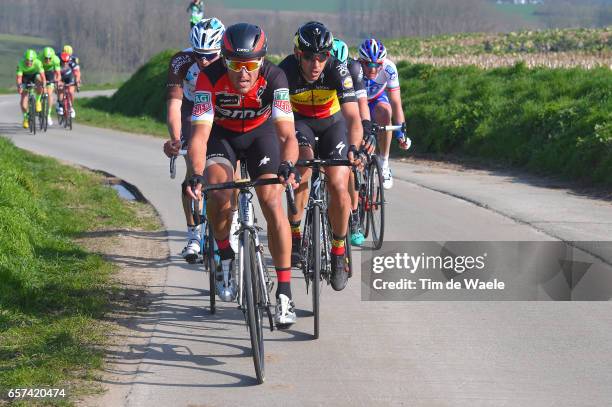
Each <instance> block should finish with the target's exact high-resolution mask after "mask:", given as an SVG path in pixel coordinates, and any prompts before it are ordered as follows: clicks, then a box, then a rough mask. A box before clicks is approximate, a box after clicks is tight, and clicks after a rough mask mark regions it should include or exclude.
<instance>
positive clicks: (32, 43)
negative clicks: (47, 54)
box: [0, 34, 52, 89]
mask: <svg viewBox="0 0 612 407" xmlns="http://www.w3.org/2000/svg"><path fill="white" fill-rule="evenodd" d="M47 45H52V44H51V41H50V40H46V39H44V38H38V37H28V36H18V35H8V34H0V55H1V57H0V88H1V89H5V88H9V87H11V86H13V85H14V84H15V69H16V68H17V63H18V62H19V60H20V59H21V58H22V57H23V53H24V52H25V50H26V49H27V48H34V49H36V50H40V49H42V48H43V47H45V46H47Z"/></svg>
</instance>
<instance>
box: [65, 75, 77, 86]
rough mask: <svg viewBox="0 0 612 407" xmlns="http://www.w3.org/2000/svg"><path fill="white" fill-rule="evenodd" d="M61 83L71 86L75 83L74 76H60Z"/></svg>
mask: <svg viewBox="0 0 612 407" xmlns="http://www.w3.org/2000/svg"><path fill="white" fill-rule="evenodd" d="M62 82H64V84H65V85H67V86H71V85H74V84H75V83H76V80H75V78H74V75H67V76H62Z"/></svg>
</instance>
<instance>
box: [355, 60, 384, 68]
mask: <svg viewBox="0 0 612 407" xmlns="http://www.w3.org/2000/svg"><path fill="white" fill-rule="evenodd" d="M360 61H361V63H362V64H365V65H366V66H367V67H368V68H372V69H375V68H380V67H381V66H382V63H380V62H369V61H364V60H363V59H361V60H360Z"/></svg>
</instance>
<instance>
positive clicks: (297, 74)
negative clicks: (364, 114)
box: [279, 22, 363, 291]
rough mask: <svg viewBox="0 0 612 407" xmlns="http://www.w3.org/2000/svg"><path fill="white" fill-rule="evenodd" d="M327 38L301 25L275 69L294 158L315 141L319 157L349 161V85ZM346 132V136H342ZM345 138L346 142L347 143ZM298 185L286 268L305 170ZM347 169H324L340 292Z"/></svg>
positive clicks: (354, 110) (296, 236) (317, 27)
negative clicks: (285, 87)
mask: <svg viewBox="0 0 612 407" xmlns="http://www.w3.org/2000/svg"><path fill="white" fill-rule="evenodd" d="M332 41H333V35H332V33H331V32H330V31H329V30H328V29H327V27H325V26H324V25H323V24H322V23H319V22H309V23H306V24H304V25H303V26H301V27H300V28H299V29H298V31H297V33H296V35H295V39H294V42H295V44H294V46H295V48H294V55H290V56H288V57H287V58H285V59H284V60H283V61H282V62H281V63H280V64H279V67H280V68H281V69H283V70H284V71H285V73H286V74H287V79H288V80H289V93H290V96H291V104H292V106H293V111H294V113H295V128H296V130H297V138H298V143H299V145H300V159H311V158H313V157H314V156H313V154H314V153H313V147H314V144H315V137H316V136H318V138H319V142H318V152H319V158H322V159H346V158H349V159H351V160H354V159H355V158H356V156H357V151H358V150H357V147H356V146H361V143H362V140H363V137H362V136H363V135H362V132H363V128H362V125H361V117H360V116H359V107H358V105H357V98H356V96H355V89H354V87H353V80H352V78H351V74H350V73H349V71H348V68H347V66H346V64H343V63H341V62H340V61H339V60H338V59H336V58H334V57H332V56H331V53H330V51H331V49H332ZM347 129H348V137H347ZM347 138H348V140H347ZM300 171H301V173H302V184H301V185H300V187H299V188H298V190H297V191H296V194H295V203H296V207H297V210H298V213H297V214H296V215H295V216H290V218H289V220H290V224H291V231H292V237H293V239H292V246H293V248H292V263H293V264H296V263H299V261H300V255H299V250H300V249H299V248H300V245H301V244H300V239H301V236H300V224H301V220H302V213H303V211H304V208H305V206H306V202H307V200H308V180H309V178H310V173H311V171H310V170H306V169H302V170H300ZM349 173H350V169H349V168H348V167H328V168H326V170H325V174H326V176H327V178H328V179H329V182H328V183H327V187H328V190H329V197H330V203H329V212H328V213H329V220H330V223H331V227H332V232H333V237H332V253H331V258H332V279H331V283H332V287H333V288H334V289H335V290H338V291H339V290H342V289H344V287H345V286H346V282H347V278H348V263H347V258H346V253H345V248H344V239H345V237H346V233H347V228H348V219H349V214H350V212H351V200H350V196H349V192H348V182H349Z"/></svg>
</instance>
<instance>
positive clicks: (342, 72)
mask: <svg viewBox="0 0 612 407" xmlns="http://www.w3.org/2000/svg"><path fill="white" fill-rule="evenodd" d="M278 66H279V68H281V69H282V70H283V71H285V74H286V75H287V80H288V81H289V95H290V97H291V105H292V107H293V111H294V112H296V113H299V114H300V115H302V116H306V117H313V118H325V117H330V116H332V115H334V114H336V113H338V112H339V111H340V105H341V104H344V103H347V102H356V101H357V99H356V97H355V89H354V87H353V79H352V78H351V74H350V73H349V70H348V67H347V65H346V64H343V63H341V62H340V61H338V60H337V59H336V58H330V59H329V60H328V61H327V63H326V64H325V68H324V69H323V72H321V76H320V77H319V79H317V80H316V81H314V82H313V83H308V82H307V81H306V79H304V77H303V76H302V74H301V72H300V70H301V68H300V66H299V61H298V59H297V58H296V56H295V55H289V56H288V57H287V58H285V59H284V60H283V61H282V62H281V63H280V64H279V65H278Z"/></svg>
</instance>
